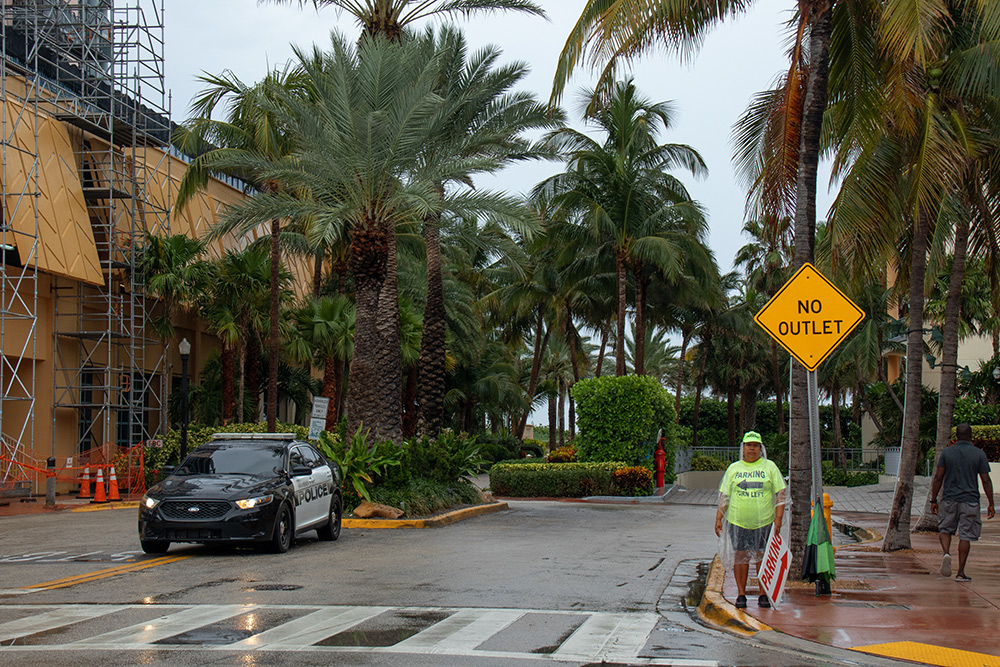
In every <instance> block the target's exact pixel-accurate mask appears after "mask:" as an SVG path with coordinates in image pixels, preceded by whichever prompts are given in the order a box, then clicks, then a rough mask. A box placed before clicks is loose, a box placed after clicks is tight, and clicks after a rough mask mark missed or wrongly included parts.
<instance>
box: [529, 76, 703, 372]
mask: <svg viewBox="0 0 1000 667" xmlns="http://www.w3.org/2000/svg"><path fill="white" fill-rule="evenodd" d="M594 95H595V93H594V91H587V92H585V93H584V96H583V100H584V106H585V108H586V110H585V116H584V118H585V120H586V121H587V122H588V123H592V124H593V125H595V126H596V127H597V128H598V129H599V130H601V132H602V133H603V134H604V140H603V142H601V143H599V142H598V141H595V140H594V139H593V138H591V137H590V136H588V135H587V134H585V133H583V132H580V131H578V130H574V129H570V128H565V129H561V130H557V131H555V132H553V133H551V134H550V135H549V140H550V141H551V142H552V143H553V145H555V146H556V147H557V148H558V149H559V150H561V151H564V152H567V153H568V154H569V155H570V162H569V165H568V169H567V171H566V172H565V173H563V174H557V175H556V176H553V177H551V178H549V179H547V180H546V181H543V182H542V183H541V184H540V185H539V186H537V187H536V192H541V191H546V190H547V191H551V192H553V193H556V194H557V195H558V196H559V197H560V199H559V203H560V205H561V206H563V207H565V208H567V209H569V210H572V211H580V213H581V219H582V222H583V224H584V225H585V226H586V227H588V228H589V229H590V232H591V234H592V235H593V237H594V238H595V239H596V240H597V242H598V243H599V244H600V250H599V252H600V253H602V254H604V255H605V256H609V257H613V258H614V265H615V275H616V285H617V294H618V298H617V302H618V319H617V331H616V334H617V335H616V349H615V363H616V366H615V372H616V374H617V375H624V374H625V319H626V308H627V304H628V302H627V298H626V287H627V282H628V271H629V269H630V268H633V270H637V271H638V272H639V275H640V276H641V275H642V272H643V268H644V267H645V266H646V265H649V266H651V267H655V268H656V269H658V270H660V271H663V272H665V273H667V274H676V273H678V272H679V268H680V266H681V265H682V261H681V259H680V257H679V255H681V254H682V253H679V252H678V242H677V241H678V239H677V238H676V236H675V234H673V233H672V232H673V229H677V228H683V227H684V226H685V225H692V226H693V228H695V229H698V228H701V226H702V225H703V224H704V223H703V216H702V213H701V210H700V207H699V206H698V205H697V204H695V203H694V202H692V201H691V198H690V196H689V195H688V193H687V190H686V189H685V188H684V185H683V184H682V183H681V182H680V181H679V180H678V179H677V178H676V177H674V176H672V175H671V174H670V173H669V170H671V169H674V168H678V167H680V168H684V169H686V170H688V171H690V172H691V173H692V174H693V175H695V176H701V175H703V174H705V173H707V168H706V167H705V163H704V160H702V158H701V156H700V155H699V154H698V152H697V151H695V150H694V149H693V148H691V147H690V146H686V145H683V144H657V142H656V139H657V135H658V134H659V132H660V130H661V129H663V130H666V129H669V128H670V127H671V124H672V108H671V106H670V105H669V104H668V103H665V102H661V103H652V102H650V101H649V100H646V99H645V98H642V97H640V96H639V95H638V92H637V91H636V89H635V86H634V85H633V84H632V82H631V81H623V82H619V83H617V84H615V86H614V90H613V91H612V94H611V97H610V100H609V104H608V105H607V106H603V105H601V106H597V107H596V108H595V107H594V106H593V105H592V103H593V102H594V101H595V97H594ZM689 229H690V227H689ZM697 233H698V232H695V234H697ZM642 296H643V295H642V291H641V289H640V290H639V291H638V292H637V308H638V309H639V310H640V311H641V314H640V316H639V317H638V318H637V322H641V325H640V328H641V327H642V326H644V325H645V320H644V314H645V311H644V310H643V309H642ZM644 338H645V336H644V335H642V336H640V337H639V340H644ZM639 357H640V359H641V355H639ZM637 372H641V369H637Z"/></svg>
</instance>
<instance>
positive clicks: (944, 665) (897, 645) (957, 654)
mask: <svg viewBox="0 0 1000 667" xmlns="http://www.w3.org/2000/svg"><path fill="white" fill-rule="evenodd" d="M851 650H852V651H861V652H863V653H873V654H875V655H881V656H885V657H887V658H898V659H902V660H912V661H913V662H922V663H925V664H928V665H939V666H940V667H998V666H1000V658H998V657H997V656H995V655H988V654H985V653H974V652H972V651H963V650H961V649H957V648H945V647H943V646H933V645H931V644H921V643H919V642H890V643H888V644H872V645H870V646H855V647H854V648H853V649H851Z"/></svg>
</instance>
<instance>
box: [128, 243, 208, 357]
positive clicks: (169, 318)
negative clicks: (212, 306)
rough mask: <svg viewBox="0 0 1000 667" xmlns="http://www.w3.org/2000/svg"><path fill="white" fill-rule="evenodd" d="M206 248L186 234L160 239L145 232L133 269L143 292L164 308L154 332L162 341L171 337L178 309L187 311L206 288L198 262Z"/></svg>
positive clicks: (203, 269)
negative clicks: (139, 279) (139, 278)
mask: <svg viewBox="0 0 1000 667" xmlns="http://www.w3.org/2000/svg"><path fill="white" fill-rule="evenodd" d="M204 250H205V244H204V243H203V242H202V241H199V240H198V239H192V238H190V237H188V236H187V235H185V234H174V235H173V236H168V237H160V236H156V235H155V234H151V233H149V232H146V242H145V244H144V245H143V249H142V254H141V255H140V257H139V261H138V263H137V265H136V271H138V273H139V274H140V275H141V276H142V280H143V284H144V285H145V289H146V292H147V293H149V295H150V296H153V297H155V298H156V299H158V300H159V301H160V302H161V303H162V304H163V310H162V313H161V315H160V316H159V317H156V318H154V319H153V329H154V330H155V331H156V333H157V335H158V336H160V338H162V339H164V340H169V339H171V338H173V337H174V335H175V333H176V332H175V329H174V322H173V316H174V311H175V310H176V309H177V308H178V307H190V306H192V305H193V304H194V303H195V302H196V301H197V300H198V298H199V296H200V294H201V292H202V291H203V290H204V288H205V287H206V285H207V282H208V280H207V278H208V275H207V265H206V264H205V262H204V261H200V260H199V259H198V258H199V256H200V255H201V253H202V252H204Z"/></svg>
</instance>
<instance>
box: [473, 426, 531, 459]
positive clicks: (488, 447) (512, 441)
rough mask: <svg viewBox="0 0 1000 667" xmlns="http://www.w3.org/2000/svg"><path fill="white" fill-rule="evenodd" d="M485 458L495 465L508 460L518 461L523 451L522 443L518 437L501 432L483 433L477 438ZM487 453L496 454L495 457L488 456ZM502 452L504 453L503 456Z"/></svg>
mask: <svg viewBox="0 0 1000 667" xmlns="http://www.w3.org/2000/svg"><path fill="white" fill-rule="evenodd" d="M476 442H478V443H479V445H480V447H481V448H482V449H481V452H482V454H483V458H486V459H489V460H490V461H492V462H493V463H496V462H497V461H504V460H506V459H516V458H517V457H518V453H519V452H520V451H521V441H520V440H518V439H517V437H516V436H514V435H511V434H510V433H507V432H506V431H501V432H500V433H483V434H480V435H478V436H476ZM487 452H492V453H494V454H495V456H494V457H492V458H491V457H490V456H487ZM501 452H503V453H502V454H501Z"/></svg>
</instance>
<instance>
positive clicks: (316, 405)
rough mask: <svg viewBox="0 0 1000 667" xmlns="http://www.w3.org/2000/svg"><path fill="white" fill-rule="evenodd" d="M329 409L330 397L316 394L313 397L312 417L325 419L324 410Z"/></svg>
mask: <svg viewBox="0 0 1000 667" xmlns="http://www.w3.org/2000/svg"><path fill="white" fill-rule="evenodd" d="M329 409H330V399H329V398H327V397H326V396H316V397H314V398H313V410H312V415H311V416H312V417H316V418H320V417H322V418H323V419H326V411H327V410H329Z"/></svg>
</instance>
